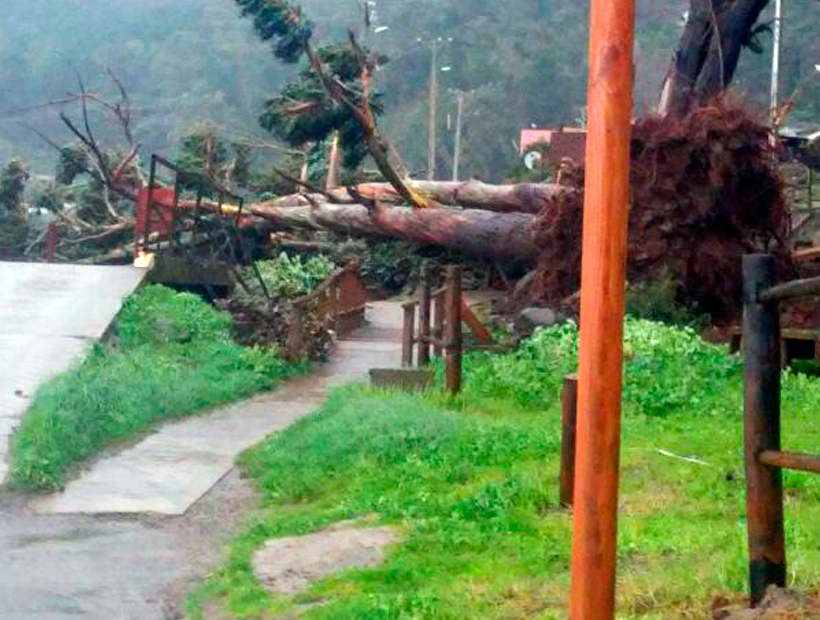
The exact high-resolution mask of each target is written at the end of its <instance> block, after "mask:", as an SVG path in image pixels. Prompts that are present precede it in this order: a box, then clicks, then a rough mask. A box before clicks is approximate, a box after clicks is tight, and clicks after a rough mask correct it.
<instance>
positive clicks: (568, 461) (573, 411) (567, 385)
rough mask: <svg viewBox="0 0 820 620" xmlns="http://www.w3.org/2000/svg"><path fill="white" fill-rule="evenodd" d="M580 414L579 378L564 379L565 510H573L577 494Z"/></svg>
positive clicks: (562, 480) (561, 495)
mask: <svg viewBox="0 0 820 620" xmlns="http://www.w3.org/2000/svg"><path fill="white" fill-rule="evenodd" d="M577 412H578V376H577V375H569V376H567V377H565V378H564V387H563V389H562V390H561V474H560V476H559V495H558V499H559V502H560V504H561V506H563V507H564V508H572V504H573V496H574V494H575V443H576V426H577V420H578V417H577Z"/></svg>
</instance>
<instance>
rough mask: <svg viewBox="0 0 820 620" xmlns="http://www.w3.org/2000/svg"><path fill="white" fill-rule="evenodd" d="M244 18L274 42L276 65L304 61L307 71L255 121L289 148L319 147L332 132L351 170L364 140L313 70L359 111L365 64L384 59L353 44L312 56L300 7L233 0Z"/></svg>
mask: <svg viewBox="0 0 820 620" xmlns="http://www.w3.org/2000/svg"><path fill="white" fill-rule="evenodd" d="M236 3H237V4H238V5H239V6H240V7H242V14H243V15H244V16H248V17H252V18H253V24H254V29H255V30H256V32H257V33H258V34H259V36H260V37H261V38H262V40H264V41H272V42H273V43H274V46H273V50H274V51H273V53H274V56H275V57H276V58H278V59H279V60H281V61H283V62H285V63H288V64H295V63H298V62H300V61H302V60H303V59H304V58H305V57H307V58H308V66H307V67H306V68H305V69H303V70H302V71H301V72H300V74H299V76H298V79H297V80H296V81H295V82H292V83H291V84H288V85H287V86H286V87H285V88H284V89H283V90H282V92H281V93H280V94H278V95H276V96H274V97H272V98H271V99H270V100H268V101H267V102H266V103H265V110H264V112H263V114H262V116H261V117H260V123H261V125H262V127H264V128H265V129H267V130H268V131H270V132H272V133H273V134H274V135H275V136H277V137H278V138H279V139H281V140H282V141H284V142H285V143H287V144H288V145H290V146H292V147H294V148H304V147H305V146H306V145H308V144H310V143H315V142H321V141H322V140H325V139H326V138H327V137H328V136H330V135H331V134H333V133H334V132H336V131H338V132H339V135H340V139H341V147H342V150H343V153H344V160H343V163H344V166H345V167H346V168H355V167H356V166H358V165H359V164H360V163H361V161H362V160H363V159H364V157H365V156H366V155H367V142H366V140H367V136H366V135H365V128H364V127H362V123H361V120H360V118H358V117H357V115H356V113H355V112H354V110H353V109H352V108H351V106H350V105H345V104H344V103H342V102H341V101H340V100H339V98H338V97H332V96H331V95H330V94H329V93H328V88H327V83H326V82H323V79H322V76H321V75H320V73H319V72H318V71H317V62H318V63H321V66H322V67H323V70H324V71H325V72H326V73H327V77H328V78H329V79H331V80H332V81H333V83H334V84H335V85H337V86H338V88H339V89H340V91H341V92H343V93H344V96H345V97H346V98H347V100H348V101H349V102H350V103H351V104H353V106H356V107H358V108H361V107H362V104H363V103H364V102H363V95H362V92H363V90H364V89H363V86H362V82H361V76H362V73H363V71H364V69H365V67H366V64H367V63H368V62H377V63H384V62H386V58H383V57H381V58H378V59H371V58H370V54H369V52H368V51H367V50H364V49H361V48H359V47H358V46H357V45H350V44H337V45H330V46H326V47H322V48H319V49H317V50H316V51H315V52H314V51H313V49H312V47H311V37H312V34H313V25H312V24H311V22H310V21H309V20H307V19H306V18H305V17H304V15H303V14H302V9H301V7H298V6H293V5H291V4H290V3H287V2H282V1H281V0H236ZM380 99H381V97H380V96H379V95H378V94H373V95H371V96H370V99H369V101H368V102H367V104H368V105H369V107H370V109H371V110H372V111H373V113H374V114H375V115H377V116H378V115H381V114H382V113H383V108H382V106H381V105H380V103H379V101H380Z"/></svg>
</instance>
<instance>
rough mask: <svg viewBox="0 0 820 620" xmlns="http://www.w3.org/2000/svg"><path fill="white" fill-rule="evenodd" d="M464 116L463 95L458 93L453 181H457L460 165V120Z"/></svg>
mask: <svg viewBox="0 0 820 620" xmlns="http://www.w3.org/2000/svg"><path fill="white" fill-rule="evenodd" d="M463 114H464V93H463V92H461V91H458V111H457V112H456V143H455V147H454V148H453V181H458V167H459V164H460V163H461V120H462V115H463Z"/></svg>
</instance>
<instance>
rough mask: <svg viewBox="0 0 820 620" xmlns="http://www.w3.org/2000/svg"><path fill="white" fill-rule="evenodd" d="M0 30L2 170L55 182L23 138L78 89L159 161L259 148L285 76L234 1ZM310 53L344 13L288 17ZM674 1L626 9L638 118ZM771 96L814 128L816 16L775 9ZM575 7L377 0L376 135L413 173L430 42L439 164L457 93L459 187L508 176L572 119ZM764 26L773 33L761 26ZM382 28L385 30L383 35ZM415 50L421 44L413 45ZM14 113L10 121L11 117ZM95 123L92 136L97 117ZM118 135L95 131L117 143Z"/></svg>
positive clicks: (27, 14) (552, 0)
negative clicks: (131, 116) (535, 143)
mask: <svg viewBox="0 0 820 620" xmlns="http://www.w3.org/2000/svg"><path fill="white" fill-rule="evenodd" d="M9 4H10V6H6V7H4V8H3V12H2V15H3V17H2V20H0V163H2V162H4V161H7V160H8V159H10V158H11V157H15V156H18V157H23V158H24V159H26V160H27V161H28V162H29V163H30V165H31V166H32V168H33V169H35V170H36V171H37V172H41V173H46V174H47V173H49V172H51V171H52V170H53V161H54V153H53V149H51V148H50V147H48V146H47V145H45V143H44V142H43V141H42V140H41V139H40V138H38V137H37V136H36V135H35V133H33V132H32V131H31V129H30V128H29V127H26V125H28V126H30V127H33V128H34V129H36V130H38V131H40V132H41V133H44V134H46V135H48V136H53V137H54V138H55V139H56V140H57V141H58V142H62V141H66V140H68V135H67V134H66V132H65V130H64V129H63V128H62V127H61V126H60V125H59V122H58V121H57V119H56V117H57V111H56V110H55V109H51V108H39V109H30V108H31V106H36V105H38V104H42V103H45V102H47V101H50V100H53V99H59V98H61V97H63V96H65V93H66V92H76V90H77V77H76V74H77V72H80V73H81V74H82V75H83V76H84V77H85V78H86V79H87V80H88V83H89V85H88V87H89V89H92V90H93V89H102V90H104V91H105V92H110V91H111V87H110V85H109V84H108V83H107V82H106V80H105V78H104V76H103V71H104V70H105V69H107V68H110V69H111V70H113V71H114V72H116V73H117V75H119V76H120V77H121V78H122V81H123V82H124V84H125V85H126V87H127V88H128V90H129V92H130V94H131V96H132V98H133V101H134V108H135V132H136V134H137V135H138V138H139V141H140V143H141V145H142V149H143V154H147V153H150V152H154V151H156V152H164V153H170V152H173V150H174V149H175V148H176V145H177V143H178V141H179V138H180V137H181V136H182V135H183V134H184V133H185V132H186V130H187V129H188V128H189V127H190V126H191V125H192V124H194V123H197V122H202V121H210V122H213V123H214V124H216V125H217V126H219V127H221V128H224V129H225V130H226V131H229V132H238V133H243V134H252V135H257V136H263V135H264V132H263V131H262V130H261V129H260V128H259V127H258V124H257V117H258V116H259V114H260V112H261V110H262V104H263V102H264V101H265V98H266V97H267V95H269V94H270V93H273V92H276V91H277V90H278V89H279V88H281V86H282V85H283V84H284V83H285V82H286V81H287V80H288V79H289V77H290V76H291V75H292V74H293V72H294V68H293V67H286V66H283V65H281V64H279V63H277V61H276V60H275V59H274V58H273V56H272V54H271V53H270V50H269V49H268V46H267V45H265V44H264V43H262V42H260V41H259V40H258V39H257V38H256V37H255V35H254V34H253V31H252V28H251V24H250V22H249V21H248V20H245V19H243V18H241V17H240V16H239V11H238V9H237V8H236V6H235V5H234V3H233V2H232V1H231V0H60V1H59V2H58V1H56V0H28V2H26V3H22V2H20V3H9ZM301 4H302V5H303V7H304V10H305V11H306V13H307V14H308V15H309V16H310V17H311V19H312V20H313V21H314V23H315V24H316V33H317V35H318V36H319V37H320V38H321V39H322V40H323V41H330V40H333V39H337V38H341V37H343V36H344V33H345V30H346V28H347V27H349V26H354V27H358V26H360V22H361V19H360V9H359V6H358V4H357V2H356V1H355V0H350V1H349V2H348V1H334V2H329V1H327V0H305V1H304V2H302V3H301ZM686 6H687V2H685V0H642V1H640V2H639V5H638V32H637V43H636V69H637V71H636V111H637V112H638V113H641V112H643V111H646V110H649V109H650V108H651V107H652V106H653V105H654V104H655V103H656V101H657V96H658V91H659V89H660V85H661V82H662V79H663V75H664V73H665V71H666V68H667V65H668V62H669V58H670V56H671V54H672V51H673V50H674V47H675V45H676V43H677V38H678V36H679V34H680V30H681V19H682V15H683V12H684V11H685V9H686ZM786 10H787V14H786V28H785V32H784V53H783V89H784V93H785V94H786V96H794V97H795V99H796V109H795V112H794V113H793V116H792V118H793V119H794V120H798V121H805V122H811V121H812V120H814V119H816V118H818V114H817V113H818V108H820V73H818V72H817V71H816V70H815V69H814V65H815V64H818V63H820V38H819V37H817V36H816V33H817V32H818V28H820V3H817V2H811V3H810V2H801V3H795V4H794V5H788V6H787V7H786ZM587 11H588V4H587V2H577V0H507V1H505V2H497V1H495V0H415V1H412V2H411V1H410V0H378V2H377V5H376V20H377V25H379V26H382V29H381V32H379V34H374V35H371V37H370V43H371V45H372V46H374V47H377V48H378V49H379V50H381V51H384V52H385V53H386V54H387V55H388V56H390V57H391V59H392V60H391V62H390V63H389V64H388V65H387V66H386V67H385V69H384V70H383V71H382V72H381V73H380V75H379V86H380V88H381V89H382V90H383V91H384V92H385V94H386V98H385V103H386V108H387V114H386V116H385V118H384V120H383V122H382V127H383V130H384V131H385V133H387V134H388V135H389V136H390V137H392V138H393V139H394V141H395V142H396V144H397V145H398V147H399V149H400V151H401V152H402V154H403V155H404V156H405V158H406V159H407V161H408V163H409V164H410V167H411V168H413V169H422V168H424V165H425V161H426V149H427V144H426V139H427V136H426V134H427V132H426V122H427V91H426V89H427V81H428V75H429V70H430V64H429V63H430V42H431V40H432V39H434V38H435V39H438V38H441V39H442V41H441V44H440V63H439V64H440V67H439V68H441V67H449V68H450V70H449V71H446V72H443V73H442V74H441V98H440V114H439V118H440V122H441V126H440V136H441V142H440V155H441V170H442V174H446V173H447V169H448V167H449V165H450V159H451V155H450V154H451V153H452V134H453V115H454V113H455V100H456V94H455V93H456V91H458V90H460V91H464V92H466V93H468V94H467V95H466V116H465V125H464V140H465V143H464V152H465V155H464V160H463V164H462V165H463V169H464V170H465V174H473V175H476V176H478V177H481V178H486V179H498V178H500V177H502V176H503V175H504V173H505V171H506V170H507V169H508V168H509V167H510V166H511V165H513V164H514V163H515V161H516V151H515V146H514V142H515V140H517V137H518V131H519V129H520V128H522V127H528V126H530V125H533V124H535V125H539V126H550V125H557V124H575V123H577V122H579V121H582V120H583V116H584V110H583V106H584V103H585V88H586V86H585V79H586V75H585V66H586V32H587ZM764 19H770V16H769V13H768V12H767V13H766V15H765V17H764ZM385 27H386V29H385ZM419 39H421V41H419ZM760 43H761V44H762V47H763V48H764V51H763V53H762V54H759V55H756V54H753V53H751V52H748V51H746V52H744V55H743V58H742V60H741V67H740V70H739V73H738V78H737V84H736V87H735V88H736V90H739V91H740V92H742V93H744V94H745V95H746V96H747V97H748V98H749V100H750V101H751V102H752V103H753V104H756V105H758V106H762V107H764V108H765V104H766V100H767V95H768V80H769V66H770V62H771V37H770V36H768V35H765V34H764V35H763V36H762V37H761V39H760ZM21 110H22V111H21ZM95 120H96V121H98V122H99V123H101V126H102V127H105V122H104V119H102V118H99V117H95ZM116 130H117V128H116V127H109V128H108V129H107V130H106V129H104V128H103V129H101V131H102V132H103V135H104V136H107V137H108V138H109V139H111V140H114V139H116Z"/></svg>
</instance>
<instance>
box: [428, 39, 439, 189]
mask: <svg viewBox="0 0 820 620" xmlns="http://www.w3.org/2000/svg"><path fill="white" fill-rule="evenodd" d="M430 49H431V53H430V103H429V106H430V118H429V121H428V124H429V128H428V144H427V179H428V180H430V181H435V179H436V112H437V111H438V110H437V109H436V108H437V106H438V41H437V40H436V39H433V44H432V47H431V48H430Z"/></svg>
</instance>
